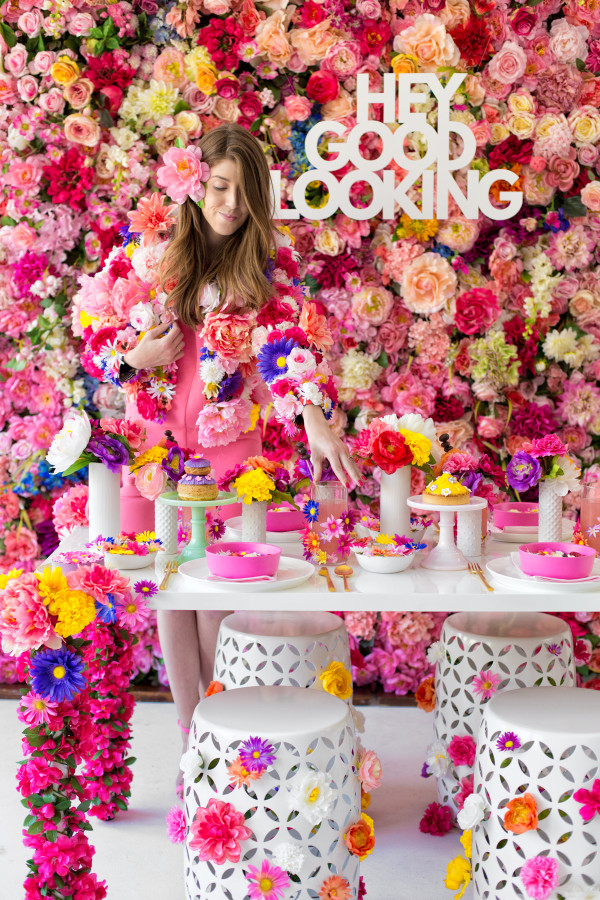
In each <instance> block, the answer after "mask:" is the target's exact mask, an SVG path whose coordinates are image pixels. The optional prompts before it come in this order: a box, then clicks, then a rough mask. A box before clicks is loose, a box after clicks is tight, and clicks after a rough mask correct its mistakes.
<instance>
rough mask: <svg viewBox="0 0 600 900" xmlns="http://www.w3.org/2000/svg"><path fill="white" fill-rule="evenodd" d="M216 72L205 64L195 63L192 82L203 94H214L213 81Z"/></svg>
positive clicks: (215, 78)
mask: <svg viewBox="0 0 600 900" xmlns="http://www.w3.org/2000/svg"><path fill="white" fill-rule="evenodd" d="M216 80H217V70H216V69H215V67H214V66H211V65H206V64H205V63H197V64H196V67H195V71H194V81H195V82H196V86H197V87H198V88H199V89H200V90H201V91H202V93H203V94H214V93H215V81H216Z"/></svg>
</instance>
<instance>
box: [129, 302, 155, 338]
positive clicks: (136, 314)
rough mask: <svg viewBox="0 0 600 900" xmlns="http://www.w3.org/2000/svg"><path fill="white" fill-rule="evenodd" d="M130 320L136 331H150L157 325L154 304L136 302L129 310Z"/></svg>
mask: <svg viewBox="0 0 600 900" xmlns="http://www.w3.org/2000/svg"><path fill="white" fill-rule="evenodd" d="M129 321H130V323H131V324H132V325H133V327H134V328H135V329H136V331H148V329H149V328H152V327H153V326H154V325H156V319H155V317H154V311H153V309H152V306H151V305H150V304H149V303H136V304H135V306H132V307H131V309H130V310H129Z"/></svg>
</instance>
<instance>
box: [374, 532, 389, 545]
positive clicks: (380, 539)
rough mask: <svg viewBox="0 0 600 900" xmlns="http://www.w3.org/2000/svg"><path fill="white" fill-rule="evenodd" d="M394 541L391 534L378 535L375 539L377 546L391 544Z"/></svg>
mask: <svg viewBox="0 0 600 900" xmlns="http://www.w3.org/2000/svg"><path fill="white" fill-rule="evenodd" d="M392 541H393V538H392V535H391V534H378V535H377V537H376V538H375V543H377V544H391V543H392Z"/></svg>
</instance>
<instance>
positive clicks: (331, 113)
mask: <svg viewBox="0 0 600 900" xmlns="http://www.w3.org/2000/svg"><path fill="white" fill-rule="evenodd" d="M355 111H356V100H355V99H354V97H353V96H352V94H350V93H349V92H348V91H346V90H344V88H340V92H339V94H338V96H337V97H336V98H335V100H328V101H327V103H324V104H323V106H322V107H321V115H322V116H323V118H324V119H330V120H331V119H335V120H336V121H337V122H340V121H342V119H345V118H346V116H351V115H352V114H353V113H354V112H355Z"/></svg>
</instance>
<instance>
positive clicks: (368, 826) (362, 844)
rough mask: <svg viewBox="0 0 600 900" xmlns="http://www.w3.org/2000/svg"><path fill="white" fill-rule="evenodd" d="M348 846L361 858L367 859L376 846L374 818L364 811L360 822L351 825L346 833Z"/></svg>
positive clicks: (351, 851)
mask: <svg viewBox="0 0 600 900" xmlns="http://www.w3.org/2000/svg"><path fill="white" fill-rule="evenodd" d="M344 840H345V841H346V847H347V848H348V850H349V851H350V853H353V854H354V855H355V856H358V858H359V859H360V860H363V859H366V858H367V856H368V855H369V854H370V853H372V852H373V847H374V846H375V832H374V830H373V819H372V818H371V817H370V816H368V815H367V814H366V813H362V814H361V817H360V819H359V821H358V822H355V823H354V825H351V826H350V828H349V829H348V831H347V832H346V834H345V835H344Z"/></svg>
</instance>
